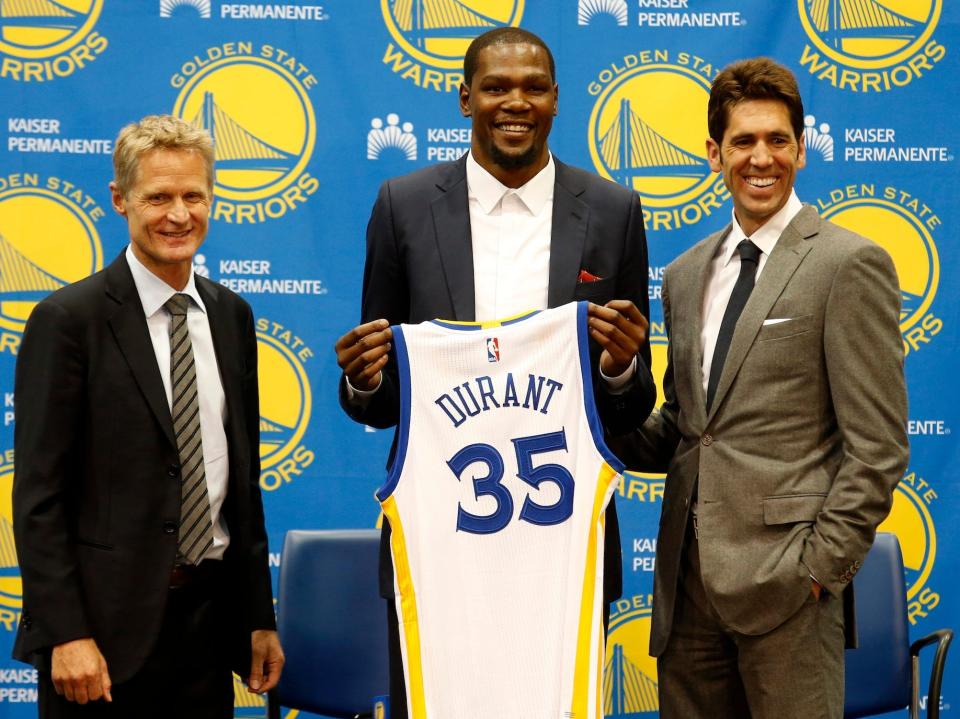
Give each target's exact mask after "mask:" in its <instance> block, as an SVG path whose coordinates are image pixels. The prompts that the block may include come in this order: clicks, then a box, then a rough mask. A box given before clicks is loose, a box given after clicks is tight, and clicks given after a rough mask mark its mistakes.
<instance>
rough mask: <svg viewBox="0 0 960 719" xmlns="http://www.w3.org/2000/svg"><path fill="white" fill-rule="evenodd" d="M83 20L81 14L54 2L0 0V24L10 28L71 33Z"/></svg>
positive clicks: (48, 0)
mask: <svg viewBox="0 0 960 719" xmlns="http://www.w3.org/2000/svg"><path fill="white" fill-rule="evenodd" d="M84 19H85V16H84V15H83V14H82V13H79V12H77V11H76V10H73V9H72V8H69V7H67V6H66V5H64V4H63V3H60V2H57V1H56V0H0V24H2V26H3V28H4V29H6V28H10V27H31V28H33V27H46V28H53V29H55V30H66V31H68V32H73V31H74V30H76V29H77V28H79V27H80V26H81V25H82V24H83V21H84Z"/></svg>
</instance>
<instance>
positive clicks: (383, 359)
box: [336, 27, 656, 715]
mask: <svg viewBox="0 0 960 719" xmlns="http://www.w3.org/2000/svg"><path fill="white" fill-rule="evenodd" d="M557 99H558V87H557V81H556V69H555V65H554V60H553V56H552V54H551V52H550V49H549V48H548V47H547V46H546V44H545V43H544V42H543V40H541V39H540V38H539V37H537V36H536V35H534V34H532V33H530V32H527V31H525V30H521V29H519V28H513V27H506V28H498V29H495V30H491V31H489V32H487V33H484V34H483V35H480V36H479V37H477V38H476V39H475V40H474V41H473V42H472V43H471V45H470V47H469V48H468V49H467V52H466V55H465V56H464V82H463V84H462V85H461V86H460V111H461V113H462V114H463V115H464V116H465V117H470V118H471V121H472V142H471V146H470V152H469V153H468V154H467V155H466V156H464V157H463V158H461V159H460V160H458V161H456V162H450V163H443V164H439V165H434V166H431V167H428V168H424V169H422V170H419V171H417V172H414V173H411V174H409V175H405V176H403V177H399V178H394V179H392V180H389V181H387V182H385V183H384V184H383V186H382V187H381V188H380V192H379V195H378V197H377V201H376V204H375V205H374V207H373V212H372V214H371V217H370V223H369V225H368V226H367V259H366V268H365V271H364V281H363V300H362V308H361V315H362V322H363V324H361V325H360V326H358V327H356V328H354V329H353V330H351V331H350V332H348V333H347V334H345V335H344V336H343V337H341V338H340V340H339V341H338V342H337V345H336V351H337V361H338V363H339V365H340V367H341V368H342V369H343V378H342V379H341V383H340V400H341V404H342V405H343V407H344V409H345V411H346V412H347V413H348V414H349V415H350V416H351V417H352V418H353V419H355V420H357V421H358V422H362V423H364V424H368V425H371V426H374V427H381V428H383V427H390V426H393V425H395V424H396V423H397V421H398V417H399V406H400V401H399V394H398V391H399V388H398V384H397V373H396V365H395V363H393V362H391V361H390V359H389V358H390V355H389V351H390V347H391V344H390V340H391V333H390V330H389V326H390V325H391V324H396V323H401V322H414V323H416V322H423V321H425V320H430V319H434V318H437V317H442V318H447V319H454V320H464V321H476V320H492V319H497V318H503V317H509V316H512V315H515V314H517V313H519V312H523V311H525V310H530V309H544V308H547V307H555V306H557V305H561V304H564V303H566V302H571V301H574V300H590V301H591V303H592V304H591V305H590V320H589V321H590V331H591V336H592V338H593V339H594V340H595V341H596V342H595V343H594V344H593V347H592V358H593V375H594V383H595V385H596V392H595V395H596V397H597V402H598V409H599V412H600V418H601V421H602V422H603V424H604V426H605V427H606V428H607V430H608V431H625V430H627V429H628V428H630V427H632V426H635V425H636V423H637V422H639V421H642V418H644V417H646V416H647V414H648V413H649V412H650V409H651V408H652V406H653V403H654V401H655V398H656V390H655V387H654V385H653V380H652V378H651V375H650V370H649V365H650V347H649V343H648V341H647V333H646V330H647V327H648V322H647V315H648V304H649V303H648V299H647V272H648V267H647V249H646V240H645V237H644V230H643V219H642V215H641V208H640V201H639V198H638V197H637V195H636V194H635V193H634V192H631V191H629V190H627V189H625V188H623V187H620V186H618V185H616V184H614V183H612V182H608V181H606V180H603V179H601V178H599V177H597V176H595V175H593V174H591V173H588V172H584V171H583V170H579V169H576V168H573V167H569V166H568V165H565V164H563V163H562V162H560V161H559V160H558V159H557V158H556V157H554V156H553V155H552V154H551V153H550V151H549V149H548V147H547V137H548V135H549V134H550V128H551V126H552V124H553V118H554V116H555V115H556V114H557ZM606 537H607V541H606V547H605V560H606V562H605V564H606V568H605V575H604V577H605V579H604V596H605V599H606V601H607V603H609V602H611V601H613V600H615V599H617V598H618V597H619V596H620V593H621V585H622V581H621V565H620V538H619V530H618V526H617V521H616V509H615V507H614V506H613V504H612V503H611V506H610V510H609V511H608V515H607V533H606ZM381 558H382V561H381V577H380V579H381V591H382V593H383V596H384V597H386V598H388V599H389V598H391V597H392V596H393V590H394V587H393V573H392V568H391V565H390V561H389V527H386V528H385V531H384V542H383V544H382V546H381ZM391 607H392V605H391ZM389 618H390V623H391V665H392V667H393V668H394V671H392V672H391V675H392V678H393V683H392V686H391V695H392V697H393V701H392V702H391V706H392V707H393V708H394V711H395V712H401V713H402V712H404V710H405V704H406V703H405V701H404V699H403V684H402V673H401V671H400V666H401V664H400V661H399V658H400V655H399V648H398V645H397V643H396V639H397V631H396V616H395V614H394V612H393V610H392V608H391V610H390V612H389ZM401 715H402V714H401Z"/></svg>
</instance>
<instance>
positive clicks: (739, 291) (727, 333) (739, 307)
mask: <svg viewBox="0 0 960 719" xmlns="http://www.w3.org/2000/svg"><path fill="white" fill-rule="evenodd" d="M737 252H739V253H740V275H739V276H738V277H737V284H735V285H734V286H733V292H731V293H730V301H729V302H728V303H727V309H726V310H724V312H723V320H722V321H721V322H720V332H719V333H718V334H717V346H716V347H714V349H713V362H712V363H711V364H710V380H709V381H708V382H707V411H708V412H709V411H710V405H711V404H713V395H715V394H716V392H717V385H718V384H720V373H721V372H723V363H724V362H725V361H726V359H727V352H728V351H729V349H730V340H731V339H733V331H734V330H735V329H736V328H737V320H738V319H740V313H741V312H743V307H744V305H746V304H747V300H748V299H750V293H751V292H752V291H753V280H754V277H756V275H757V264H758V262H759V261H760V248H759V247H757V246H756V245H755V244H753V243H752V242H751V241H750V240H749V239H747V240H743V241H742V242H741V243H740V244H739V245H737Z"/></svg>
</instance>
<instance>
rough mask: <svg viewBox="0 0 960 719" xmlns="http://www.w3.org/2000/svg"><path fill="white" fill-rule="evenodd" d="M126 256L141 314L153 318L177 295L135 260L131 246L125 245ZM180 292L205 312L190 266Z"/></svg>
mask: <svg viewBox="0 0 960 719" xmlns="http://www.w3.org/2000/svg"><path fill="white" fill-rule="evenodd" d="M126 254H127V264H128V265H130V273H131V274H132V275H133V284H134V285H136V287H137V294H138V295H140V304H142V305H143V314H144V315H145V316H146V317H153V315H155V314H156V313H157V312H158V311H159V310H160V309H161V308H162V307H163V306H164V305H165V304H166V302H167V300H169V299H170V298H171V297H173V296H174V295H175V294H177V290H175V289H173V288H172V287H171V286H170V285H168V284H167V283H166V282H164V281H163V280H161V279H160V278H159V277H157V276H156V275H155V274H153V273H152V272H151V271H150V270H148V269H147V268H146V267H145V266H144V264H143V263H142V262H141V261H140V260H139V259H137V256H136V255H135V254H133V245H127V253H126ZM180 292H181V293H182V294H185V295H187V296H188V297H189V298H190V299H192V300H193V302H194V304H195V305H197V307H199V308H200V309H201V310H202V311H204V312H206V311H207V308H206V307H204V305H203V300H202V299H200V293H199V292H197V283H196V280H195V279H194V275H193V267H192V266H191V268H190V279H188V280H187V286H186V287H184V288H183V289H182V290H180Z"/></svg>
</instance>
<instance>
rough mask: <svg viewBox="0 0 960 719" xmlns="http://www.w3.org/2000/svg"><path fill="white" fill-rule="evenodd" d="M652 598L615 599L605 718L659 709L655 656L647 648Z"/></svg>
mask: <svg viewBox="0 0 960 719" xmlns="http://www.w3.org/2000/svg"><path fill="white" fill-rule="evenodd" d="M651 599H652V598H651V596H650V595H648V594H645V595H637V596H633V597H624V598H622V599H618V600H617V601H616V602H615V603H614V606H613V610H612V612H611V614H610V630H609V633H608V638H607V657H606V662H605V664H604V668H603V713H604V716H605V717H607V719H632V718H633V717H640V716H645V715H646V713H647V712H657V711H660V700H659V699H658V697H657V660H656V659H654V658H653V657H651V656H650V655H649V653H648V649H647V648H648V647H649V646H650V607H651Z"/></svg>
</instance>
